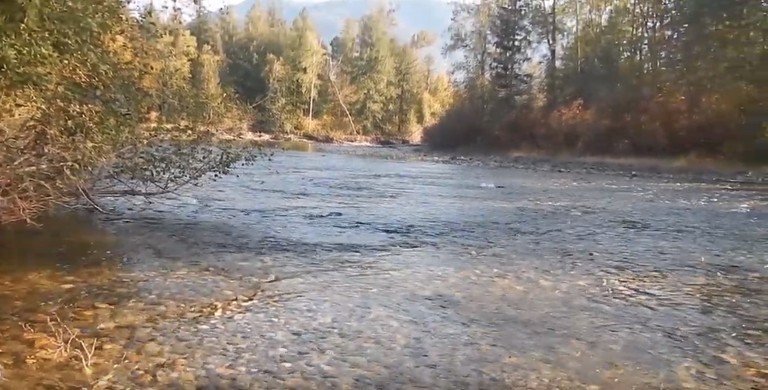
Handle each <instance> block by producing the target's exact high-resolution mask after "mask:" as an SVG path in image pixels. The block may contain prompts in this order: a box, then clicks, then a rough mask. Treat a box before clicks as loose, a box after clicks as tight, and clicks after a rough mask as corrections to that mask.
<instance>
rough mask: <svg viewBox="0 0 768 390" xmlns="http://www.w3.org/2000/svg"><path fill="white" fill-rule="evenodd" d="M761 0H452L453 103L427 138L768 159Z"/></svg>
mask: <svg viewBox="0 0 768 390" xmlns="http://www.w3.org/2000/svg"><path fill="white" fill-rule="evenodd" d="M765 7H766V6H765V2H764V1H761V0H479V1H474V2H461V3H457V4H456V5H455V8H454V15H453V19H452V24H451V27H450V28H449V32H448V33H449V39H450V40H449V42H448V44H447V45H446V47H445V48H444V49H445V52H446V53H453V54H454V55H457V56H458V57H459V59H458V60H457V61H456V62H455V63H454V64H453V66H452V72H453V80H455V81H456V83H457V95H458V96H457V97H456V99H455V102H456V104H455V105H454V106H452V108H451V109H450V111H449V112H448V113H447V114H446V115H445V116H444V117H443V119H442V120H441V121H439V122H438V123H437V124H435V125H433V126H431V127H430V128H428V129H427V130H426V134H425V140H426V142H427V143H429V144H431V145H434V146H437V147H443V148H453V147H458V146H475V147H480V148H490V147H493V148H502V149H518V150H523V151H544V152H548V153H558V154H559V153H564V154H580V155H584V154H590V155H619V156H627V155H636V156H654V157H667V156H670V157H680V156H693V157H704V158H719V159H729V160H740V161H751V162H759V161H762V162H765V161H767V160H768V111H767V110H766V102H768V46H767V45H768V17H766V15H768V14H767V13H766V9H765Z"/></svg>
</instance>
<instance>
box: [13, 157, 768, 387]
mask: <svg viewBox="0 0 768 390" xmlns="http://www.w3.org/2000/svg"><path fill="white" fill-rule="evenodd" d="M238 174H239V175H238V176H230V177H227V178H225V179H223V180H221V181H219V182H217V183H215V184H213V185H210V186H208V187H205V188H195V189H190V190H189V191H187V192H185V193H183V194H180V195H179V196H173V197H168V198H165V199H159V200H156V202H155V203H153V204H151V205H149V204H146V202H139V201H138V200H136V201H135V203H130V202H128V201H126V200H105V204H108V205H109V206H112V207H116V208H117V209H118V210H119V211H120V214H119V215H113V216H102V217H100V221H99V223H100V225H101V226H102V227H103V229H102V230H100V229H97V228H96V227H91V226H89V225H88V224H86V223H85V222H84V221H79V222H77V223H74V222H72V221H71V220H69V221H70V222H69V223H70V224H71V225H65V226H64V228H61V227H60V228H59V229H58V231H57V233H55V234H54V233H50V232H52V231H56V230H55V229H54V230H51V228H48V230H45V232H48V233H45V234H44V233H38V234H37V236H40V237H37V238H27V239H25V240H22V241H18V240H16V241H13V242H11V241H12V240H7V239H6V238H7V237H8V236H4V238H3V239H2V240H3V242H2V245H3V248H2V250H3V252H2V255H3V256H4V257H5V258H7V260H4V262H5V266H4V271H3V272H4V273H3V274H2V276H0V284H2V285H3V286H4V288H3V291H2V292H0V301H1V302H0V316H2V317H0V334H3V335H5V334H9V335H12V337H8V338H6V339H5V340H2V341H0V364H2V365H3V366H4V377H5V378H6V379H5V381H4V382H0V387H3V386H5V388H9V389H11V388H13V389H20V388H22V389H23V388H25V387H24V386H25V384H26V385H27V387H28V388H34V386H36V384H41V383H44V384H46V386H49V387H48V388H70V387H67V386H74V385H75V384H77V385H78V386H82V385H83V384H84V383H88V382H90V383H91V385H93V386H95V387H97V388H115V389H118V388H136V387H139V388H158V389H160V388H189V389H195V388H201V389H262V388H307V389H310V388H328V389H341V388H345V387H346V388H354V389H362V388H371V389H373V388H376V389H385V388H393V389H394V388H425V389H527V388H530V389H556V388H558V389H581V388H585V389H662V388H663V389H677V388H696V389H707V388H712V389H758V388H765V386H768V382H767V381H768V371H766V370H767V368H766V356H768V346H767V345H768V343H767V342H768V336H766V331H768V325H767V324H766V322H768V284H766V282H767V281H768V223H766V222H768V208H766V203H765V197H764V192H760V191H759V190H755V191H738V192H735V191H723V190H721V189H719V188H717V187H715V186H711V185H708V186H705V185H699V184H695V183H676V182H674V181H669V180H666V181H651V180H648V179H639V178H631V177H624V176H603V175H595V174H589V175H587V174H582V175H580V174H573V173H557V172H531V171H521V170H512V169H491V168H483V167H469V166H456V165H446V164H438V163H430V162H405V161H392V160H384V159H371V158H360V157H359V156H352V155H345V154H334V153H297V152H284V153H280V154H277V155H275V157H274V158H273V161H272V162H269V163H264V164H260V165H258V166H256V167H249V168H243V169H242V170H241V171H239V172H238ZM56 225H57V224H56V223H52V224H51V226H56ZM58 226H61V225H58ZM105 231H109V232H111V233H109V234H108V233H106V232H105ZM4 234H5V233H4ZM46 234H47V235H46ZM67 234H72V235H73V236H74V237H79V238H77V239H75V238H72V239H67V238H66V236H67ZM24 237H29V235H28V234H25V235H24ZM62 237H64V238H62ZM35 240H37V241H35ZM73 240H74V241H73ZM30 242H32V243H33V244H29V243H30ZM72 242H77V243H78V244H77V245H74V244H72ZM24 243H26V244H24ZM67 243H69V244H67ZM65 244H66V245H65ZM23 245H26V247H25V248H27V249H23V248H22V246H23ZM73 247H76V248H74V249H73ZM14 248H16V249H14ZM18 248H21V249H18ZM29 248H35V250H31V249H29ZM53 264H59V265H67V266H66V267H55V266H53ZM238 296H239V298H237V297H238ZM244 297H245V298H244ZM251 298H252V299H253V300H251ZM222 302H224V303H227V302H235V304H232V305H228V304H222ZM54 312H55V313H56V314H58V315H59V317H60V318H62V322H63V323H68V324H70V326H71V327H73V328H77V329H82V338H88V340H90V339H96V340H97V342H98V348H97V351H96V352H95V353H94V363H93V373H92V374H91V375H90V377H88V376H85V375H84V374H83V373H82V372H81V371H80V368H81V366H80V364H81V363H80V360H78V358H77V357H75V358H73V359H72V361H64V362H61V361H58V360H56V359H53V358H52V357H51V356H47V355H45V353H41V352H39V350H45V349H48V350H50V349H55V347H53V346H52V345H51V343H50V342H46V341H35V340H38V339H42V338H43V335H44V334H46V332H48V333H50V332H49V331H48V330H49V329H50V328H51V326H50V325H49V324H48V319H49V318H50V316H51V315H52V314H51V313H54ZM20 323H21V324H25V327H22V326H21V325H19V324H20ZM54 325H55V324H54ZM54 327H55V326H54ZM25 329H26V330H25ZM11 339H13V340H11ZM17 339H18V340H19V341H18V342H17V341H15V340H17ZM36 351H37V352H36ZM36 354H37V355H36ZM30 356H32V357H31V358H30ZM59 360H60V359H59ZM113 365H115V366H116V367H114V368H113V367H112V366H113ZM35 370H36V371H35ZM54 371H55V372H56V374H55V375H53V374H50V373H51V372H54ZM34 373H36V374H34ZM56 386H58V387H56ZM172 386H176V387H172ZM72 388H74V387H72Z"/></svg>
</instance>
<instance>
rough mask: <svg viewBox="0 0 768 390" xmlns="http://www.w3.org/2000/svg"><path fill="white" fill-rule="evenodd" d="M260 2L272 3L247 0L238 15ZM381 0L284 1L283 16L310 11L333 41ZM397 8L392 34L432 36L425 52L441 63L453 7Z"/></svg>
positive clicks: (401, 2)
mask: <svg viewBox="0 0 768 390" xmlns="http://www.w3.org/2000/svg"><path fill="white" fill-rule="evenodd" d="M257 2H259V3H261V4H263V5H267V4H269V0H245V1H243V2H242V3H238V4H235V5H234V6H233V9H234V11H235V13H236V14H237V15H238V16H242V17H245V15H246V14H247V13H248V10H250V9H251V7H253V5H254V4H256V3H257ZM377 2H378V0H325V1H315V2H308V1H302V0H283V1H282V5H283V15H284V17H285V19H286V20H288V21H292V20H293V19H294V18H295V17H296V16H297V15H298V14H299V12H301V10H302V8H307V10H308V11H309V15H310V16H311V17H312V20H313V22H314V23H315V27H316V28H317V31H318V32H319V33H320V36H321V37H322V38H323V39H324V40H325V41H326V42H330V41H331V39H333V37H334V36H336V35H337V34H338V33H339V32H340V31H341V28H342V27H343V26H344V20H346V19H348V18H352V19H359V18H360V17H361V16H363V15H365V14H367V13H368V12H370V11H371V10H372V9H373V7H374V6H375V5H376V4H377ZM391 3H392V4H394V5H395V7H396V10H397V11H396V12H395V16H396V18H397V22H398V25H397V27H395V28H394V31H393V33H394V34H395V35H396V36H397V37H398V38H400V39H403V40H406V39H409V38H410V37H411V36H412V35H413V34H415V33H417V32H419V31H422V30H423V31H428V32H430V33H433V34H434V35H435V36H436V37H437V38H438V40H437V42H436V43H435V44H434V45H433V47H430V48H429V49H426V50H425V52H428V53H430V54H432V55H434V56H435V57H436V59H437V60H438V62H440V60H441V58H440V50H441V48H442V46H443V42H444V40H443V39H442V37H443V35H444V32H445V30H446V29H447V28H448V25H449V24H450V21H451V12H452V9H453V7H452V6H451V4H449V3H448V2H447V1H445V0H397V1H393V2H391Z"/></svg>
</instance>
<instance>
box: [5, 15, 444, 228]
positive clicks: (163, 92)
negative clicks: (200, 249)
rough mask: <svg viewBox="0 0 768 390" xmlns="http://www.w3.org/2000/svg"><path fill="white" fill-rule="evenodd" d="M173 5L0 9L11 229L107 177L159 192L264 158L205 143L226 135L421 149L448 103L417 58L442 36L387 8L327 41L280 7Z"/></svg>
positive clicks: (440, 79)
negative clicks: (237, 11) (421, 136)
mask: <svg viewBox="0 0 768 390" xmlns="http://www.w3.org/2000/svg"><path fill="white" fill-rule="evenodd" d="M165 4H166V5H167V6H156V5H154V4H153V3H151V2H150V3H148V4H146V5H144V6H141V7H139V6H137V4H133V3H131V2H127V1H121V0H106V1H95V0H84V1H79V2H71V1H66V0H39V1H26V0H13V1H9V2H3V3H2V4H1V5H0V17H1V18H2V20H0V47H2V49H0V71H2V75H1V76H0V90H2V91H3V93H2V95H0V159H2V164H0V221H3V222H9V221H16V220H28V219H29V218H30V217H33V216H34V215H36V214H38V213H39V212H42V211H45V210H48V209H50V207H52V206H61V205H66V204H67V202H68V201H71V200H73V199H78V198H81V197H82V196H85V197H86V198H91V197H90V196H89V195H91V194H93V193H94V192H96V189H95V188H94V187H95V185H94V182H104V181H105V180H104V179H105V178H107V179H109V180H108V181H109V182H111V183H121V184H125V183H132V185H131V186H129V188H125V186H123V187H122V188H121V189H120V191H117V190H115V189H114V188H113V187H109V188H107V189H106V190H104V189H101V190H100V191H99V194H109V195H115V194H128V195H153V194H159V193H164V192H170V191H172V190H174V189H176V188H179V187H180V186H182V185H187V184H191V183H197V182H199V181H200V180H202V179H204V178H206V177H207V175H208V174H209V173H213V174H226V173H228V172H229V171H230V169H231V168H232V167H233V165H234V164H235V163H237V162H239V161H242V160H244V159H246V160H248V159H250V160H252V159H253V158H255V157H258V156H255V157H254V156H253V154H252V153H251V152H249V151H247V150H246V151H243V148H236V147H221V148H218V149H216V150H215V151H213V150H211V148H204V147H201V145H204V144H205V143H206V142H207V143H210V142H211V140H212V139H215V138H217V137H218V136H219V135H221V134H223V133H226V134H230V135H231V134H234V135H235V136H237V135H240V134H243V132H245V133H247V132H250V131H259V132H273V133H279V134H287V135H295V136H303V137H308V138H314V139H319V140H335V139H339V138H342V137H353V138H360V137H369V138H370V137H387V138H390V139H393V138H394V139H409V138H413V137H414V134H417V133H418V131H419V130H420V129H421V128H423V127H424V126H427V125H429V124H432V123H434V122H436V120H437V119H439V118H440V116H441V115H442V114H443V112H444V111H445V110H446V109H447V108H448V107H449V106H450V104H451V99H452V97H453V89H452V85H451V83H450V80H449V78H448V76H447V74H445V73H444V72H442V73H441V72H438V71H437V70H436V66H435V65H434V62H435V59H434V58H430V57H429V56H426V57H425V56H422V55H420V52H419V51H420V50H421V49H423V48H425V47H427V46H428V45H431V44H434V42H435V39H434V36H433V35H430V34H428V33H418V34H415V35H414V36H413V37H412V39H410V40H408V41H407V42H400V41H398V40H397V39H395V38H394V36H393V35H392V33H391V32H392V29H393V28H395V26H396V22H397V21H396V20H394V18H393V17H392V12H391V9H390V8H388V7H386V6H385V5H384V4H383V3H382V5H381V6H379V7H376V8H375V9H373V10H372V11H371V12H370V13H369V14H368V15H366V16H364V17H363V18H361V19H360V20H348V21H346V23H345V26H344V28H343V29H342V31H340V33H339V35H338V36H337V37H335V38H334V39H332V40H331V41H330V42H323V41H322V40H321V39H320V37H319V35H318V34H317V32H316V31H315V29H314V27H313V25H312V22H311V19H310V16H309V15H308V13H307V12H302V13H301V14H300V15H299V16H298V17H297V18H296V19H295V20H293V21H291V22H287V21H285V20H284V19H283V18H282V17H280V15H281V13H280V2H279V1H272V2H271V3H270V4H269V5H268V6H265V7H261V6H258V5H257V6H254V7H253V8H252V9H251V10H250V12H249V13H248V14H247V16H246V17H245V20H238V19H237V17H236V16H235V15H234V14H233V13H232V10H231V8H225V9H222V10H220V11H218V12H210V11H209V10H208V9H206V8H205V7H203V6H202V4H201V3H200V2H198V1H194V2H192V1H188V2H183V1H168V2H165ZM169 145H170V146H169ZM159 148H164V149H162V150H163V151H164V152H163V153H159V152H158V151H159V150H161V149H159ZM169 148H170V149H169ZM135 183H139V184H140V186H139V187H141V188H136V185H135Z"/></svg>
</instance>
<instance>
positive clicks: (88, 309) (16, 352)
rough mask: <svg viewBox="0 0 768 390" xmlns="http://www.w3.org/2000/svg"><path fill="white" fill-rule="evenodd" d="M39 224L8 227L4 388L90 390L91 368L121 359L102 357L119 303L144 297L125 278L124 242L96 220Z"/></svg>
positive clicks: (71, 218) (3, 258)
mask: <svg viewBox="0 0 768 390" xmlns="http://www.w3.org/2000/svg"><path fill="white" fill-rule="evenodd" d="M37 222H38V223H39V224H40V226H28V225H22V224H12V225H6V226H2V227H0V335H2V338H0V366H2V378H3V379H2V380H0V388H3V389H6V388H8V389H14V390H17V389H18V390H24V389H71V388H72V389H73V388H83V386H86V385H89V383H90V381H89V377H88V375H86V372H85V371H92V370H100V369H101V367H102V366H105V365H106V364H104V363H103V362H104V361H105V359H114V356H112V355H114V354H111V353H108V352H107V353H106V354H103V353H100V352H98V351H99V350H103V349H104V348H105V346H108V344H100V343H101V342H105V343H106V342H107V341H106V340H109V338H108V337H107V338H105V336H104V335H102V334H99V333H100V332H103V331H104V330H105V329H106V328H105V327H104V324H105V323H109V322H110V321H112V320H110V318H111V317H114V315H113V313H112V309H113V308H114V305H117V304H120V303H121V302H127V301H128V300H130V299H131V298H133V297H135V296H136V292H135V289H134V288H133V286H131V284H130V283H126V280H123V279H122V278H119V277H118V276H119V274H118V272H119V266H120V261H119V259H117V258H115V257H114V256H113V254H112V253H111V251H112V248H113V247H114V246H115V244H116V242H117V240H116V237H115V236H114V235H113V234H110V233H108V232H106V231H104V230H102V229H100V228H99V227H98V226H97V225H96V224H95V223H94V220H93V219H92V218H90V217H89V216H87V215H83V214H79V213H75V212H71V213H63V214H58V215H54V216H46V217H44V218H42V219H40V220H38V221H37ZM109 327H110V326H108V328H109ZM123 336H125V337H127V335H123ZM93 340H99V345H96V342H94V341H93ZM81 342H82V343H81ZM92 342H94V344H92ZM96 355H98V356H96ZM100 356H103V357H100ZM86 362H87V363H86ZM86 365H87V370H86Z"/></svg>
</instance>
